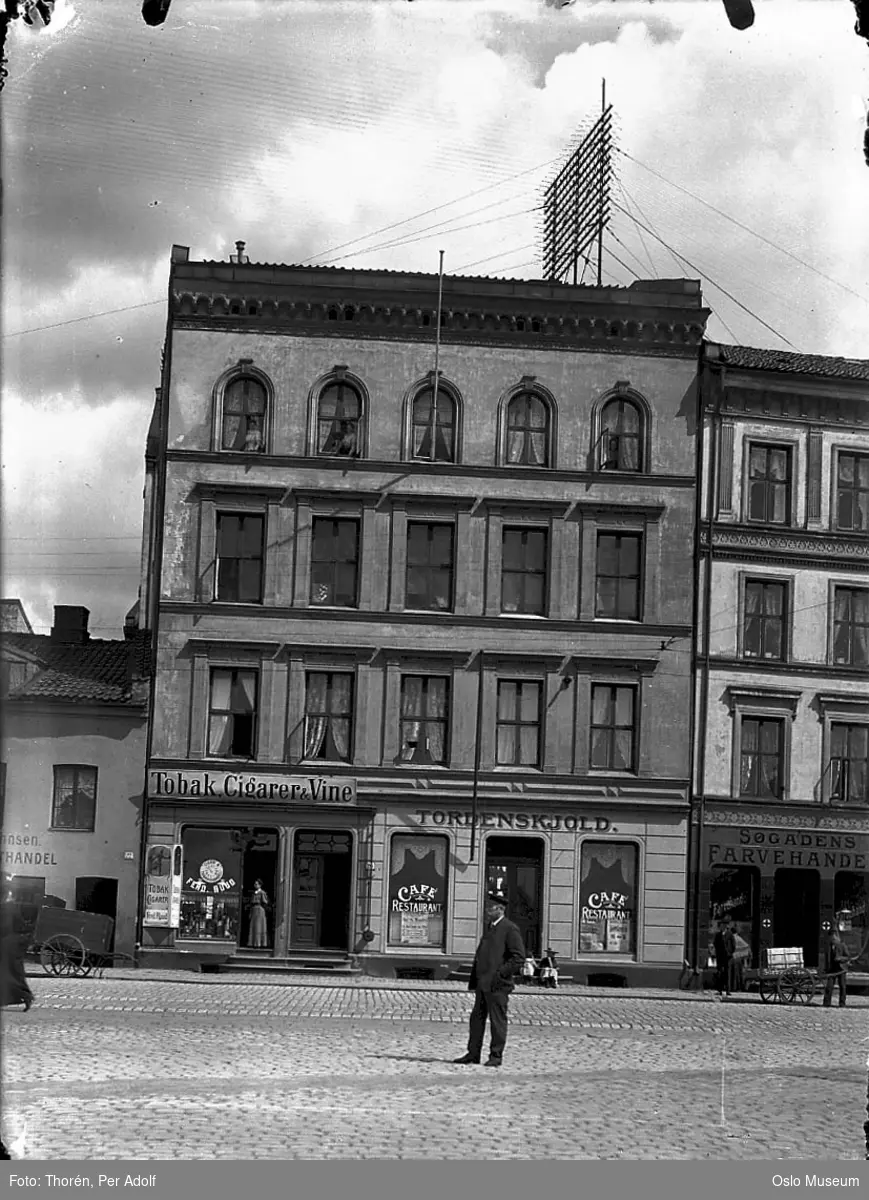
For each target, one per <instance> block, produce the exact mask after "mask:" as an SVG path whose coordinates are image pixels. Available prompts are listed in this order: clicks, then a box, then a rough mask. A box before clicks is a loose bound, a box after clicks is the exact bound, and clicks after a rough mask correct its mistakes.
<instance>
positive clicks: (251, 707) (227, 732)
mask: <svg viewBox="0 0 869 1200" xmlns="http://www.w3.org/2000/svg"><path fill="white" fill-rule="evenodd" d="M256 715H257V673H256V671H243V670H233V669H229V668H223V667H216V668H213V669H212V672H211V703H210V707H209V725H208V753H209V754H210V755H212V756H213V757H215V758H254V757H255V754H256Z"/></svg>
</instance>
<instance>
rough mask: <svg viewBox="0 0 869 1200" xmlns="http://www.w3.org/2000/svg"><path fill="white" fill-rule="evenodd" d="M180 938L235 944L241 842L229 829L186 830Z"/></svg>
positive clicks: (182, 840) (183, 837)
mask: <svg viewBox="0 0 869 1200" xmlns="http://www.w3.org/2000/svg"><path fill="white" fill-rule="evenodd" d="M181 842H182V846H183V856H184V858H183V862H184V869H183V874H182V884H181V917H180V922H179V926H178V937H179V938H196V939H203V940H209V941H221V942H235V941H236V940H237V939H238V931H239V917H240V912H241V851H242V844H243V843H242V841H241V839H240V837H239V835H238V834H237V833H235V831H233V830H230V829H185V830H184V832H183V834H182V837H181Z"/></svg>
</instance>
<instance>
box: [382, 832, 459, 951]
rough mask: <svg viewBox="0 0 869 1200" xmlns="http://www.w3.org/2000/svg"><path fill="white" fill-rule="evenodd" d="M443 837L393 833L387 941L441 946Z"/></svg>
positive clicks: (402, 944) (442, 941) (443, 871)
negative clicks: (394, 834)
mask: <svg viewBox="0 0 869 1200" xmlns="http://www.w3.org/2000/svg"><path fill="white" fill-rule="evenodd" d="M446 869H447V839H446V838H443V837H425V836H421V837H412V836H406V835H404V834H396V836H395V837H393V839H392V844H391V847H390V857H389V941H390V944H391V945H397V946H430V947H435V948H442V947H443V946H444V933H445V912H446V886H447V881H446Z"/></svg>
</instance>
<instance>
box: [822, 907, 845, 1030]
mask: <svg viewBox="0 0 869 1200" xmlns="http://www.w3.org/2000/svg"><path fill="white" fill-rule="evenodd" d="M848 962H849V959H848V958H847V956H846V954H845V943H844V942H843V941H842V924H841V921H840V919H839V917H836V920H835V921H834V922H833V928H832V929H831V930H830V937H829V940H828V941H827V961H826V975H827V980H826V982H825V984H824V1008H830V1007H832V1004H833V988H834V987H835V986H836V984H837V983H838V985H839V1008H844V1007H845V1004H846V1002H847V996H848V988H847V978H848V974H847V972H848Z"/></svg>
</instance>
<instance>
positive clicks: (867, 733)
mask: <svg viewBox="0 0 869 1200" xmlns="http://www.w3.org/2000/svg"><path fill="white" fill-rule="evenodd" d="M867 767H869V725H846V724H838V723H836V724H833V725H832V726H831V727H830V799H831V800H832V801H833V802H834V803H837V804H869V769H867Z"/></svg>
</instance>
